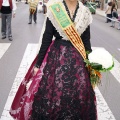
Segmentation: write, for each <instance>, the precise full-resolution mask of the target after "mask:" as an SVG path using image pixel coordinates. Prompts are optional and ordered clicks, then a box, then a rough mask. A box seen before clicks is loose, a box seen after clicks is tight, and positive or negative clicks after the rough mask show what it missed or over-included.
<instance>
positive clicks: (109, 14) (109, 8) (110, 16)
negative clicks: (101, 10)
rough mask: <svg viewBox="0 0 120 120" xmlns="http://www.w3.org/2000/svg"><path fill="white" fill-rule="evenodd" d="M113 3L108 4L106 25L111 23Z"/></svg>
mask: <svg viewBox="0 0 120 120" xmlns="http://www.w3.org/2000/svg"><path fill="white" fill-rule="evenodd" d="M111 8H112V2H109V3H108V6H107V10H106V11H105V14H106V17H107V19H106V23H108V22H111V18H112V14H111Z"/></svg>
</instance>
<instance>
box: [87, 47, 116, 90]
mask: <svg viewBox="0 0 120 120" xmlns="http://www.w3.org/2000/svg"><path fill="white" fill-rule="evenodd" d="M85 63H86V66H87V67H88V70H89V72H90V80H91V84H92V86H93V88H94V87H95V86H96V85H98V84H99V83H100V78H101V72H107V71H110V70H111V69H112V68H113V67H114V61H113V57H112V55H111V54H110V53H109V52H108V51H106V50H105V49H103V48H99V49H96V50H93V51H92V52H91V53H90V54H88V59H85Z"/></svg>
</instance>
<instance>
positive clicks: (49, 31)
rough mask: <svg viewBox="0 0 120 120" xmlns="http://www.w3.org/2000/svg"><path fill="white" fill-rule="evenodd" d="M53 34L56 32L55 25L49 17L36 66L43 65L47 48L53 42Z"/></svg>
mask: <svg viewBox="0 0 120 120" xmlns="http://www.w3.org/2000/svg"><path fill="white" fill-rule="evenodd" d="M53 34H54V27H53V25H52V23H51V21H50V20H49V19H48V18H47V20H46V28H45V32H44V34H43V38H42V44H41V48H40V50H39V53H38V60H37V62H36V65H35V66H36V67H40V66H41V64H42V61H43V59H44V57H45V54H46V52H47V49H48V48H49V46H50V44H51V43H52V38H53Z"/></svg>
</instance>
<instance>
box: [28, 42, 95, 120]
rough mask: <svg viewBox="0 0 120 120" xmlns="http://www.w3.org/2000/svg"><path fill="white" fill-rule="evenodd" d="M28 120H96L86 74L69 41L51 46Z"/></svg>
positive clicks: (92, 96)
mask: <svg viewBox="0 0 120 120" xmlns="http://www.w3.org/2000/svg"><path fill="white" fill-rule="evenodd" d="M38 74H39V73H38ZM30 120H97V111H96V98H95V93H94V91H93V88H92V86H91V83H90V77H89V72H88V70H87V68H86V67H85V63H84V61H83V58H82V56H81V55H80V53H79V52H78V51H77V50H76V49H75V48H74V47H73V45H72V44H71V43H70V42H69V41H64V40H56V41H55V42H54V43H53V44H52V45H51V47H50V50H49V52H48V56H47V59H46V65H45V67H44V69H43V76H42V78H41V81H40V83H39V87H38V91H37V92H36V93H35V96H34V101H33V105H32V114H31V118H30Z"/></svg>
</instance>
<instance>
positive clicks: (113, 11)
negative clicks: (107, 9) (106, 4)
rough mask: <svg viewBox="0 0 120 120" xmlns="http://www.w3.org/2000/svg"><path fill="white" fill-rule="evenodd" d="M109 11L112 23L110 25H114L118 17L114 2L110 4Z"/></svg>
mask: <svg viewBox="0 0 120 120" xmlns="http://www.w3.org/2000/svg"><path fill="white" fill-rule="evenodd" d="M111 13H112V25H111V26H110V27H115V22H116V20H117V19H118V13H117V9H116V6H115V4H113V5H112V8H111Z"/></svg>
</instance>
